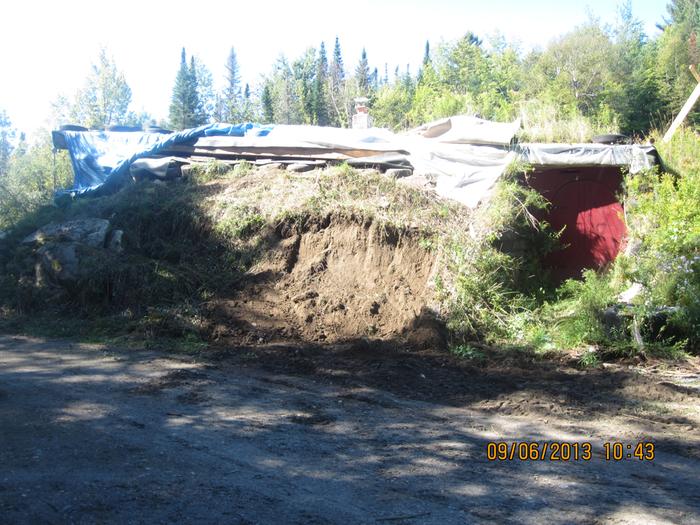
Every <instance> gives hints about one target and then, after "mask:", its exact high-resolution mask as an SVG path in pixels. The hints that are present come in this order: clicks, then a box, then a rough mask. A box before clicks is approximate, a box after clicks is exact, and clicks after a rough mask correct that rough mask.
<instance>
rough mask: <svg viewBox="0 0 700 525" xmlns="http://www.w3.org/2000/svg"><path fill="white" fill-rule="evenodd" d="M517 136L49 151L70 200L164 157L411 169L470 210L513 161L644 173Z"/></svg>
mask: <svg viewBox="0 0 700 525" xmlns="http://www.w3.org/2000/svg"><path fill="white" fill-rule="evenodd" d="M519 127H520V122H519V121H515V122H510V123H498V122H490V121H486V120H483V119H479V118H476V117H468V116H457V117H450V118H448V119H442V120H439V121H436V122H433V123H430V124H426V125H424V126H421V127H420V128H416V129H414V130H411V131H409V132H406V133H402V134H395V133H392V132H391V131H389V130H386V129H382V128H370V129H364V130H358V129H341V128H329V127H319V126H289V125H270V126H261V125H258V124H239V125H230V124H210V125H207V126H201V127H199V128H194V129H189V130H184V131H180V132H177V133H172V134H168V135H160V134H155V133H145V132H109V131H104V132H103V131H61V132H54V143H55V145H56V146H57V147H59V146H63V147H65V148H66V149H68V151H69V153H70V157H71V162H72V165H73V170H74V173H75V183H74V187H73V189H72V190H70V192H71V193H73V194H89V193H98V194H99V193H102V192H109V191H113V190H115V189H117V188H119V187H120V186H121V185H122V184H124V182H125V181H126V180H128V178H129V177H130V169H131V168H132V166H134V163H135V162H136V167H139V168H144V167H145V168H146V169H148V166H149V165H154V166H157V169H159V170H163V169H166V168H164V166H165V165H166V163H165V161H164V160H163V158H164V157H176V158H178V160H180V161H182V162H187V161H194V160H200V161H201V160H203V159H206V158H216V159H227V160H233V159H248V160H263V159H271V160H275V161H282V162H298V161H315V162H319V161H337V162H348V163H350V164H352V165H357V166H374V167H378V168H380V169H385V168H397V167H406V168H411V169H412V170H413V173H414V174H415V175H425V176H430V177H431V178H434V179H435V180H436V186H435V190H436V191H437V193H438V194H439V195H441V196H444V197H447V198H451V199H455V200H458V201H460V202H462V203H464V204H466V205H468V206H472V207H473V206H475V205H477V204H478V203H479V202H480V201H481V200H482V199H483V198H484V197H485V196H487V195H488V193H489V191H490V190H491V188H492V187H493V185H494V183H495V182H496V180H498V178H499V177H500V176H501V175H502V174H503V172H504V171H505V169H506V167H507V166H508V165H509V164H510V163H511V162H512V161H513V160H515V159H516V158H518V157H521V158H522V159H523V160H525V161H526V162H529V163H531V164H539V165H551V166H559V165H620V166H623V165H626V166H630V167H634V169H633V171H636V170H637V169H641V168H643V167H648V166H651V165H652V164H653V160H652V159H650V152H649V151H648V148H647V149H644V148H641V147H638V146H604V145H594V144H586V145H562V144H524V145H522V146H517V145H516V146H514V145H512V139H513V137H514V136H515V133H516V132H517V130H518V129H519ZM651 149H652V150H653V148H651ZM149 159H150V161H149ZM139 160H141V162H137V161H139Z"/></svg>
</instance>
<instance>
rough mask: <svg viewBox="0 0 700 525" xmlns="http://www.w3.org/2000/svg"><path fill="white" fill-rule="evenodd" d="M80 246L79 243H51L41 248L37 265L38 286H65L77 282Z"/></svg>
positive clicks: (38, 252)
mask: <svg viewBox="0 0 700 525" xmlns="http://www.w3.org/2000/svg"><path fill="white" fill-rule="evenodd" d="M79 246H80V245H79V244H78V243H77V242H61V243H55V242H50V243H48V244H45V245H44V246H42V247H41V248H39V250H38V251H37V257H38V261H37V265H36V281H37V284H38V285H45V284H47V282H55V283H59V284H65V283H71V282H74V281H76V280H77V279H78V275H79V273H80V270H79V268H80V265H79V255H78V250H79Z"/></svg>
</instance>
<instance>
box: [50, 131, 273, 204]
mask: <svg viewBox="0 0 700 525" xmlns="http://www.w3.org/2000/svg"><path fill="white" fill-rule="evenodd" d="M272 128H273V126H262V125H260V124H252V123H245V124H236V125H233V124H207V125H206V126H200V127H198V128H192V129H186V130H183V131H179V132H176V133H171V134H169V135H162V134H158V133H145V132H138V131H136V132H134V131H131V132H110V131H62V132H61V133H62V134H63V136H64V138H65V145H66V148H67V149H68V152H69V154H70V158H71V163H72V165H73V174H74V176H75V178H74V183H73V188H72V189H71V190H68V193H70V194H73V195H83V194H96V193H97V194H100V193H103V192H104V193H108V192H110V191H115V190H117V189H119V188H120V187H121V186H122V185H123V184H124V183H125V182H126V181H127V180H128V177H129V167H130V166H131V164H132V163H133V162H134V161H135V160H137V159H140V158H142V157H149V156H153V155H158V154H159V153H160V152H163V151H166V150H168V149H169V148H171V147H173V146H175V145H179V144H194V142H196V140H197V139H198V138H200V137H210V136H232V137H243V136H246V135H248V136H250V135H253V136H265V135H267V134H268V133H269V132H270V130H271V129H272Z"/></svg>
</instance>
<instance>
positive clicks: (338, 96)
mask: <svg viewBox="0 0 700 525" xmlns="http://www.w3.org/2000/svg"><path fill="white" fill-rule="evenodd" d="M328 99H329V107H330V115H329V121H330V124H331V125H333V126H342V127H345V126H347V125H348V123H349V121H350V111H349V102H348V99H349V97H348V96H347V84H346V81H345V66H344V65H343V55H342V52H341V50H340V40H339V39H338V37H337V36H336V37H335V45H334V46H333V60H332V61H331V65H330V78H329V86H328Z"/></svg>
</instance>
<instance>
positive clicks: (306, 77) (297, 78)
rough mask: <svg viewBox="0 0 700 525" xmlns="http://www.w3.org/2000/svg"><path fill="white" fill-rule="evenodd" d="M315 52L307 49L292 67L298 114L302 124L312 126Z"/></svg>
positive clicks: (313, 116)
mask: <svg viewBox="0 0 700 525" xmlns="http://www.w3.org/2000/svg"><path fill="white" fill-rule="evenodd" d="M316 64H317V61H316V50H315V49H314V48H309V49H307V50H306V52H305V53H304V54H303V55H302V56H301V57H300V58H299V59H297V60H295V61H294V64H293V65H292V72H293V77H294V92H295V95H296V96H295V98H296V100H297V101H298V106H297V110H298V114H299V116H300V117H301V122H300V123H303V124H313V123H314V121H315V112H316V108H317V104H316V100H315V97H314V85H315V77H316V68H317V65H316Z"/></svg>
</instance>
